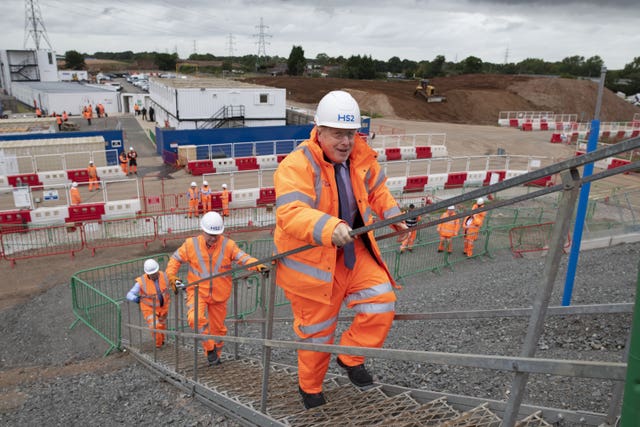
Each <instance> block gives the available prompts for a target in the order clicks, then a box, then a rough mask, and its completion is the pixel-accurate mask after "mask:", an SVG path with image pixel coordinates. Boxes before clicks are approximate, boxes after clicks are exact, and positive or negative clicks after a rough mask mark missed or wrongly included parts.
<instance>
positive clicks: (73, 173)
mask: <svg viewBox="0 0 640 427" xmlns="http://www.w3.org/2000/svg"><path fill="white" fill-rule="evenodd" d="M67 177H68V178H69V179H70V180H71V181H75V182H89V174H88V173H87V170H86V169H70V170H68V171H67Z"/></svg>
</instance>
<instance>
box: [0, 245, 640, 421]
mask: <svg viewBox="0 0 640 427" xmlns="http://www.w3.org/2000/svg"><path fill="white" fill-rule="evenodd" d="M639 255H640V244H632V245H624V246H616V247H612V248H607V249H598V250H592V251H586V252H583V253H582V254H581V257H580V264H579V269H578V273H577V278H576V281H575V289H574V297H573V303H574V304H592V303H614V302H633V301H634V297H635V288H636V281H637V272H638V261H639V260H640V256H639ZM410 256H419V254H416V253H414V254H412V255H410ZM565 264H566V258H565V259H564V260H563V263H562V267H561V271H560V274H559V276H558V277H559V279H558V282H557V283H556V289H555V290H554V293H553V297H552V305H559V304H560V301H561V295H562V288H563V282H564V274H565V270H564V268H565ZM543 265H544V259H515V258H512V257H511V256H510V255H509V254H508V253H503V254H500V256H498V257H497V258H495V259H489V258H478V259H473V260H469V261H467V262H464V263H461V264H458V265H456V266H455V269H454V270H444V271H443V272H442V273H441V274H440V275H436V274H432V273H425V274H422V275H420V276H415V277H412V278H409V279H408V280H407V283H406V285H405V286H404V288H403V289H402V290H400V291H398V292H397V294H398V304H397V311H398V312H399V313H418V312H431V311H447V310H462V309H464V310H470V309H489V308H514V307H526V306H530V304H531V301H532V298H533V295H534V294H535V286H537V285H538V284H539V283H540V282H541V279H542V271H543ZM70 302H71V296H70V291H69V287H68V285H66V284H63V285H59V286H56V287H54V288H53V289H51V290H50V291H48V292H46V293H44V294H42V295H40V296H38V297H36V298H34V299H32V300H31V301H29V302H28V303H27V304H24V305H21V306H17V307H12V308H9V309H6V310H3V311H0V325H2V331H3V332H2V337H1V338H0V370H1V375H0V425H7V426H24V425H169V424H172V425H181V426H182V425H186V426H213V425H221V426H225V425H228V426H231V425H235V424H234V423H233V422H232V421H229V420H228V419H226V418H225V417H224V416H221V415H217V414H213V413H211V411H210V410H209V409H208V408H207V407H205V406H204V405H202V404H201V403H199V402H197V401H194V400H192V399H190V398H189V397H187V396H186V395H185V394H184V393H182V392H181V391H178V390H177V389H175V388H174V387H173V386H172V385H170V384H168V383H166V382H163V381H162V380H160V379H158V378H156V377H154V376H153V375H152V374H151V373H150V372H149V371H147V370H146V369H145V368H144V367H143V366H141V365H139V364H138V363H136V362H135V361H134V360H133V358H132V357H130V356H129V355H127V354H122V353H116V354H112V355H110V356H108V357H106V358H103V357H102V353H103V352H104V350H105V349H106V348H105V344H104V342H103V341H101V340H100V339H99V338H98V337H97V336H96V335H95V334H94V333H93V332H91V331H89V330H88V328H86V327H85V326H84V325H78V326H77V327H75V328H74V329H71V330H70V329H69V325H70V324H71V323H72V322H73V315H72V311H71V303H70ZM526 324H527V320H526V319H516V320H514V319H495V320H486V319H485V320H468V321H407V322H396V323H395V324H394V326H393V328H392V331H391V333H390V335H389V337H388V340H387V343H386V347H396V348H402V349H415V350H432V351H446V352H469V353H480V354H505V355H517V354H518V353H519V351H520V346H521V340H522V337H523V336H524V334H525V331H526ZM630 325H631V316H630V315H598V316H579V317H553V318H549V319H548V321H547V323H546V327H545V332H544V336H543V338H542V340H541V342H540V344H539V346H538V351H537V356H539V357H545V358H569V359H584V360H611V361H620V360H621V358H622V355H623V349H624V345H625V340H626V338H627V335H628V333H629V329H630ZM341 327H344V326H343V325H341ZM290 328H291V326H290V325H279V326H278V327H277V328H276V331H275V335H276V338H291V337H292V334H291V329H290ZM247 330H248V328H247ZM256 353H257V351H256ZM273 357H274V361H284V362H289V363H290V362H292V361H293V360H294V357H293V356H292V355H291V354H284V353H283V354H279V353H278V352H275V353H274V356H273ZM368 366H369V367H370V368H371V370H372V371H373V372H374V373H375V375H376V377H377V380H378V381H380V382H386V383H390V384H396V385H400V386H410V387H416V388H425V389H430V390H435V391H444V392H449V393H456V394H463V395H471V396H476V397H485V398H492V399H503V398H505V395H506V392H507V390H508V387H509V385H510V381H511V376H510V375H506V374H502V373H499V372H494V371H482V370H477V369H465V368H459V367H455V366H448V365H438V366H436V365H433V366H432V365H427V366H419V365H416V364H412V363H405V362H394V361H386V360H382V359H378V360H371V361H369V362H368ZM331 370H332V371H334V372H335V373H340V372H339V371H338V369H337V368H336V367H335V365H334V364H332V367H331ZM610 393H611V384H608V383H607V382H602V381H592V380H574V379H567V378H555V377H548V376H540V375H538V376H532V377H531V383H530V387H529V395H528V397H527V398H526V401H527V402H532V403H535V404H540V405H545V406H551V407H559V408H572V409H582V410H590V411H596V412H606V410H607V407H608V402H609V397H610Z"/></svg>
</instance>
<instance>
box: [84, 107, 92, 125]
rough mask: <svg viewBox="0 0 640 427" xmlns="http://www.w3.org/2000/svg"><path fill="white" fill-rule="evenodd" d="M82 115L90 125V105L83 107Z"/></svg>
mask: <svg viewBox="0 0 640 427" xmlns="http://www.w3.org/2000/svg"><path fill="white" fill-rule="evenodd" d="M82 117H84V118H85V119H86V120H87V124H88V125H89V126H91V118H92V117H93V113H92V112H91V107H85V109H84V110H83V111H82Z"/></svg>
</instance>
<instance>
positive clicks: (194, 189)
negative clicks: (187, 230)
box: [185, 181, 200, 218]
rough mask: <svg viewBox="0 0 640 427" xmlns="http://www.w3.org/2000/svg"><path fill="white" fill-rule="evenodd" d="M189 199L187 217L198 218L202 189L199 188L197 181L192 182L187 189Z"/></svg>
mask: <svg viewBox="0 0 640 427" xmlns="http://www.w3.org/2000/svg"><path fill="white" fill-rule="evenodd" d="M187 201H188V202H189V210H188V211H187V214H186V215H185V218H191V217H195V218H197V217H198V216H199V215H200V213H199V212H198V205H200V190H199V189H198V184H196V182H195V181H192V182H191V186H190V187H189V189H188V190H187Z"/></svg>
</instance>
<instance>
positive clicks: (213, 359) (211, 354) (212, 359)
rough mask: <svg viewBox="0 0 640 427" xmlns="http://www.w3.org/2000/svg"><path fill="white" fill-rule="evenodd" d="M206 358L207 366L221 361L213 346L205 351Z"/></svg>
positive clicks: (218, 363)
mask: <svg viewBox="0 0 640 427" xmlns="http://www.w3.org/2000/svg"><path fill="white" fill-rule="evenodd" d="M207 360H208V361H209V366H216V365H220V364H221V363H222V361H221V360H220V356H218V351H217V350H216V348H215V347H213V350H211V351H208V352H207Z"/></svg>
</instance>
